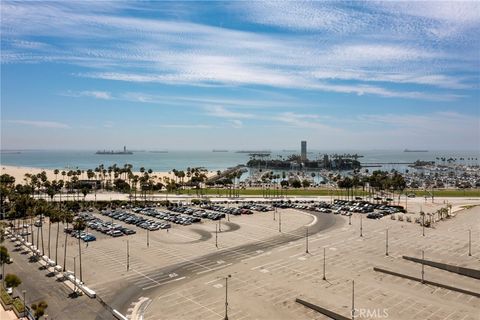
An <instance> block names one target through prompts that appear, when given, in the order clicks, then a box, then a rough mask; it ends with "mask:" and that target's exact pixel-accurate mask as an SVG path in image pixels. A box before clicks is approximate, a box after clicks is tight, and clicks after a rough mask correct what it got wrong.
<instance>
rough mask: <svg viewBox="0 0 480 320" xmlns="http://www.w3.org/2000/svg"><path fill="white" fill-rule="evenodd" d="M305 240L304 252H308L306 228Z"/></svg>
mask: <svg viewBox="0 0 480 320" xmlns="http://www.w3.org/2000/svg"><path fill="white" fill-rule="evenodd" d="M305 241H306V243H305V245H306V247H305V253H308V228H307V232H306V234H305Z"/></svg>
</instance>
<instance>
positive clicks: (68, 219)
mask: <svg viewBox="0 0 480 320" xmlns="http://www.w3.org/2000/svg"><path fill="white" fill-rule="evenodd" d="M62 220H63V223H66V224H67V227H66V229H68V224H69V223H71V222H72V221H73V215H72V214H71V213H70V212H67V211H66V212H64V214H62ZM67 240H68V233H66V232H65V247H64V252H63V270H64V271H65V270H67Z"/></svg>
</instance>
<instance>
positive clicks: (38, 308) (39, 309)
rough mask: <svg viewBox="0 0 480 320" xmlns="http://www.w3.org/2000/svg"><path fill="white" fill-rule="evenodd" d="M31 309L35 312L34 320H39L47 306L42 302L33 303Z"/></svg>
mask: <svg viewBox="0 0 480 320" xmlns="http://www.w3.org/2000/svg"><path fill="white" fill-rule="evenodd" d="M31 308H32V310H33V311H35V314H34V316H35V319H40V318H41V317H42V316H43V315H44V314H45V310H46V309H47V308H48V304H47V303H46V302H45V301H43V300H42V301H40V302H39V303H33V304H32V306H31Z"/></svg>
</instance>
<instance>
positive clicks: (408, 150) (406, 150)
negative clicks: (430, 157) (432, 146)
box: [403, 149, 428, 152]
mask: <svg viewBox="0 0 480 320" xmlns="http://www.w3.org/2000/svg"><path fill="white" fill-rule="evenodd" d="M403 152H428V150H410V149H405V150H403Z"/></svg>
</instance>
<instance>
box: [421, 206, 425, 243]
mask: <svg viewBox="0 0 480 320" xmlns="http://www.w3.org/2000/svg"><path fill="white" fill-rule="evenodd" d="M420 214H421V215H422V236H424V237H425V212H423V211H421V212H420Z"/></svg>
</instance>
